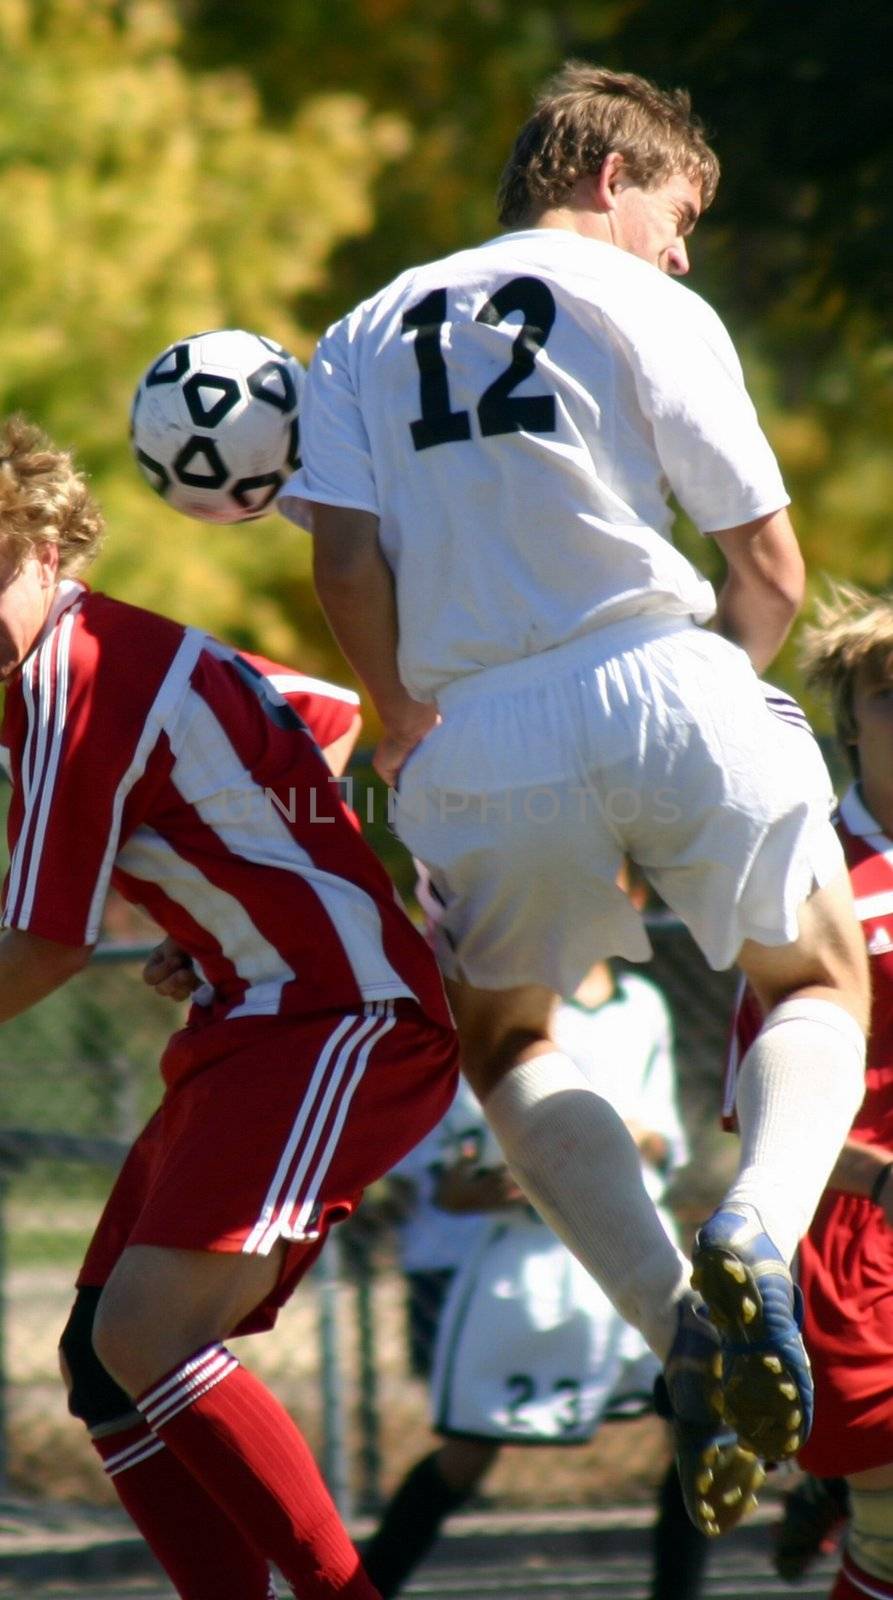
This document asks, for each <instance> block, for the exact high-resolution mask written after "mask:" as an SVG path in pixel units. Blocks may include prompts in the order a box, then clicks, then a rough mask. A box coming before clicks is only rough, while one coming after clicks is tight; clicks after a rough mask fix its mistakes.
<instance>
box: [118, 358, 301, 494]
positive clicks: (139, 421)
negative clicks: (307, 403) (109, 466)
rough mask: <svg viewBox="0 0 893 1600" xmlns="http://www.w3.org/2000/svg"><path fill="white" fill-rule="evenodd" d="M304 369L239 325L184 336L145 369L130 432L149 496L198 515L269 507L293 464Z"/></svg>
mask: <svg viewBox="0 0 893 1600" xmlns="http://www.w3.org/2000/svg"><path fill="white" fill-rule="evenodd" d="M303 378H304V369H303V367H302V366H301V363H300V362H299V361H297V360H296V359H295V357H294V356H293V355H290V354H289V352H288V351H287V350H283V348H282V346H281V345H280V344H277V343H276V342H275V340H273V339H265V338H264V337H263V336H262V335H261V334H257V333H248V332H247V331H246V330H245V329H244V328H219V329H217V330H215V331H214V332H211V333H193V334H190V336H189V337H188V338H186V339H178V340H177V342H176V344H172V345H169V346H168V348H167V349H166V350H163V351H162V352H161V354H160V355H159V356H156V358H155V360H154V361H153V362H152V363H151V365H150V366H149V367H148V368H147V369H146V371H145V372H144V373H143V376H142V377H141V379H140V381H139V383H138V385H137V389H136V394H135V395H134V399H133V408H132V411H131V419H130V438H131V443H132V445H133V453H134V455H135V456H136V459H137V462H138V463H139V466H140V469H141V471H142V472H143V474H144V476H145V478H146V480H147V482H148V483H150V484H151V486H152V488H153V489H154V490H155V492H156V494H160V495H161V497H162V499H164V500H166V501H167V503H168V505H170V506H173V507H174V508H175V509H176V510H177V511H182V512H183V513H184V514H185V515H186V516H187V517H197V518H198V519H199V521H201V522H248V521H251V520H253V519H255V518H257V517H263V516H267V515H268V514H269V512H271V511H272V510H273V509H274V501H275V498H276V495H277V494H278V493H279V490H280V488H281V487H282V485H283V483H284V482H285V481H286V479H287V478H288V477H290V476H291V473H292V472H293V471H294V470H295V468H296V467H297V466H299V465H300V457H299V454H298V449H299V439H300V433H299V425H298V405H299V401H300V397H301V384H302V382H303Z"/></svg>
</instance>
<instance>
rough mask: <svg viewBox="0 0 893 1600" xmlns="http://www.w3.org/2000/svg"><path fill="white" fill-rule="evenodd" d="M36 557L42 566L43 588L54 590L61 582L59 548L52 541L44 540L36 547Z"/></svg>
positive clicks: (41, 578) (41, 579) (41, 580)
mask: <svg viewBox="0 0 893 1600" xmlns="http://www.w3.org/2000/svg"><path fill="white" fill-rule="evenodd" d="M34 555H35V556H36V558H37V561H38V562H39V565H40V582H41V587H42V588H44V589H50V588H54V587H55V585H56V583H57V582H58V581H59V546H58V545H57V544H54V543H53V541H52V539H42V540H41V541H40V543H39V544H37V545H35V546H34Z"/></svg>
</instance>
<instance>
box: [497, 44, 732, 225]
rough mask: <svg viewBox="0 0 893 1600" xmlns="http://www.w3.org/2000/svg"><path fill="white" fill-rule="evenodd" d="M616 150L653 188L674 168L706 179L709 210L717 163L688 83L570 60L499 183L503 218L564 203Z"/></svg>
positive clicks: (524, 218) (519, 220)
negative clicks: (674, 85)
mask: <svg viewBox="0 0 893 1600" xmlns="http://www.w3.org/2000/svg"><path fill="white" fill-rule="evenodd" d="M612 151H617V153H618V154H619V155H622V157H623V160H624V163H625V165H626V168H627V170H628V171H629V174H630V176H631V178H632V180H633V182H634V183H636V184H639V185H640V186H641V187H642V188H643V189H648V188H653V187H654V186H655V185H656V184H658V183H660V182H662V181H663V179H665V178H668V177H671V176H672V175H673V174H674V173H676V172H684V173H686V174H687V175H688V176H689V177H690V178H692V179H693V180H695V181H697V182H699V183H700V185H701V205H702V208H703V209H705V210H706V208H707V206H709V205H710V203H711V201H712V200H713V197H714V195H715V194H716V186H717V183H718V182H719V161H718V160H717V158H716V156H715V155H714V153H713V151H712V150H711V149H710V146H709V145H708V143H707V140H706V138H705V135H704V129H703V126H702V124H701V123H700V122H699V121H698V119H697V117H695V116H694V115H693V114H692V110H691V100H690V98H689V96H688V93H687V92H686V90H684V89H658V88H657V86H656V84H653V83H650V82H649V80H648V79H647V78H639V77H637V76H636V74H635V73H633V72H611V71H609V70H608V69H607V68H606V67H594V66H590V65H588V64H587V63H586V62H585V61H568V62H567V63H566V65H565V66H564V67H563V68H562V69H561V71H560V72H559V73H557V74H556V76H555V77H554V78H550V80H549V82H548V83H547V84H545V86H544V87H543V89H542V91H541V93H540V94H539V96H538V98H537V100H536V103H535V106H534V111H533V115H532V116H531V117H530V118H529V120H528V121H527V122H525V124H524V126H523V128H522V129H521V132H520V133H519V134H518V137H517V139H516V140H515V146H514V149H513V150H512V153H511V156H510V157H509V160H508V163H507V165H506V167H505V170H504V172H503V174H502V178H501V180H500V184H499V220H500V222H501V223H502V224H503V226H504V227H508V228H511V227H523V226H525V225H526V224H528V223H529V222H530V221H531V219H532V218H533V217H535V216H537V215H538V213H539V212H541V211H544V210H545V209H546V208H547V207H549V206H558V205H562V204H563V203H564V202H565V201H566V200H567V199H568V197H569V195H570V194H571V191H572V190H573V187H574V185H575V183H577V181H578V180H579V179H580V178H583V177H588V176H593V175H594V174H596V173H598V172H600V171H601V168H602V164H603V162H604V160H605V157H606V156H607V155H609V154H610V153H611V152H612Z"/></svg>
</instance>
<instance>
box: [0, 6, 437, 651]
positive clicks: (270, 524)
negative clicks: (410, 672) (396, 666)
mask: <svg viewBox="0 0 893 1600" xmlns="http://www.w3.org/2000/svg"><path fill="white" fill-rule="evenodd" d="M179 44H180V24H179V21H178V19H177V17H176V14H175V12H174V10H173V9H172V7H171V6H170V5H169V4H168V3H167V0H133V3H128V4H124V3H119V0H0V205H2V208H3V212H4V215H5V217H6V219H7V221H6V226H5V227H4V228H3V229H2V232H0V278H2V282H3V312H4V314H3V319H2V324H0V403H2V407H3V410H4V412H6V411H9V410H12V409H21V410H24V411H25V412H27V413H28V414H29V415H31V416H33V417H34V418H35V419H36V420H38V421H40V422H41V423H43V424H44V425H45V426H46V427H47V428H48V429H49V430H50V431H51V433H53V435H54V436H55V437H56V438H57V439H59V440H60V441H63V442H65V443H67V444H71V445H72V446H74V447H75V449H76V451H77V453H78V454H79V456H80V457H81V458H82V459H84V460H85V461H86V463H87V464H88V465H89V467H90V469H91V470H92V472H93V474H94V479H95V484H96V487H97V490H98V492H99V494H100V497H101V499H102V500H103V503H104V505H105V507H106V510H107V512H108V515H109V521H110V524H111V529H112V531H111V533H110V537H109V539H108V543H107V552H106V554H105V556H104V557H103V560H102V562H101V564H100V566H99V567H98V568H97V572H96V578H97V582H101V583H104V584H105V586H106V587H108V588H109V589H110V590H111V591H112V592H114V593H117V594H118V595H120V596H122V597H124V598H127V599H130V600H133V601H135V602H137V603H143V604H149V605H154V606H156V607H158V608H159V609H161V610H163V611H166V612H167V613H168V614H171V615H175V616H183V617H189V618H190V619H191V620H194V621H198V622H200V623H203V624H204V625H206V626H209V627H212V628H213V629H215V630H216V631H218V632H220V633H223V634H224V635H226V636H227V637H229V638H232V639H234V640H235V641H236V642H239V643H243V644H245V645H249V644H252V645H255V646H256V647H262V648H263V649H265V650H267V651H269V652H270V653H273V654H277V653H278V654H282V655H291V656H298V657H299V658H300V659H302V660H304V661H306V662H307V663H308V665H310V666H311V667H313V666H321V665H325V664H326V658H328V660H329V661H331V660H332V658H333V656H334V651H333V649H332V646H331V645H330V643H329V641H328V637H327V634H326V632H325V629H324V627H323V625H322V624H321V622H320V619H319V616H318V612H317V608H316V607H315V605H314V604H313V603H312V599H311V596H310V588H309V579H308V570H307V568H308V553H307V540H306V539H304V538H303V537H302V536H300V535H299V534H296V532H295V530H294V529H290V528H289V527H288V526H287V525H286V524H285V523H284V522H282V520H281V519H279V518H277V517H275V516H274V517H271V518H270V519H268V520H267V521H265V522H263V523H261V524H253V525H250V526H248V527H247V528H245V529H231V530H220V529H217V528H213V527H210V526H207V525H203V524H199V523H197V522H190V521H188V520H187V519H185V518H183V517H182V516H179V515H178V514H177V513H175V512H172V511H170V510H169V509H168V508H167V507H165V505H164V504H163V502H162V501H161V500H159V499H157V498H156V497H155V496H154V495H153V494H152V493H151V492H150V491H149V489H148V487H147V486H146V485H145V483H144V482H143V480H142V478H141V477H140V476H139V475H138V473H137V471H136V468H135V466H134V464H133V462H132V460H131V459H130V453H129V446H128V441H127V433H128V419H129V409H130V403H131V399H132V394H133V389H134V386H135V383H136V380H137V378H138V376H139V374H140V372H141V371H142V370H143V369H144V367H145V366H146V365H147V364H148V362H149V361H150V360H151V359H152V357H153V356H154V355H155V354H156V353H157V352H158V351H159V350H160V349H162V348H163V347H164V346H165V345H166V344H167V343H169V342H170V341H171V340H173V339H175V338H179V337H182V336H183V335H184V334H186V333H188V332H191V331H192V330H193V329H195V328H207V327H226V326H237V327H249V328H255V329H257V330H258V331H260V332H263V333H266V334H268V335H271V336H272V337H274V338H276V339H279V340H280V341H281V342H282V343H283V344H285V345H286V346H288V347H289V348H291V349H293V350H294V352H295V354H297V355H298V356H300V357H303V358H304V359H306V358H307V357H308V356H309V354H310V352H311V350H312V347H313V335H312V333H311V331H310V329H309V328H308V327H307V326H306V325H305V324H304V323H302V322H301V321H300V320H299V318H298V317H297V316H296V313H295V306H296V302H297V299H298V297H299V296H300V295H301V294H304V293H307V292H309V291H310V290H312V289H313V288H315V287H316V286H318V285H319V284H320V283H321V282H322V281H323V280H324V276H325V270H326V262H327V258H328V256H329V254H330V252H331V250H332V249H333V246H334V245H335V244H336V243H338V242H339V241H340V240H343V239H345V238H349V237H354V236H355V235H357V234H358V233H362V232H364V231H365V230H367V229H368V228H369V227H370V225H371V222H372V210H371V203H370V187H371V184H372V181H373V179H374V177H375V174H376V172H377V171H378V169H379V168H380V166H381V165H382V163H383V162H384V161H385V160H387V159H389V158H392V157H393V156H394V154H395V153H396V152H398V151H399V150H400V148H401V147H402V144H403V142H404V140H405V134H404V130H403V124H402V122H401V121H400V119H399V118H397V117H394V116H385V115H372V114H370V113H369V111H368V108H367V105H366V103H365V101H364V100H363V99H361V98H360V96H359V95H357V94H356V93H350V92H347V91H344V90H332V91H330V92H327V93H320V94H318V95H315V96H306V97H304V98H303V100H302V102H301V104H300V106H298V107H296V109H295V111H294V114H293V115H292V116H291V117H289V118H288V119H286V120H285V121H283V122H282V123H281V125H279V126H276V127H271V126H268V125H267V124H266V123H265V121H264V117H263V115H262V111H261V106H260V103H259V99H258V95H257V92H256V91H255V89H254V87H253V86H252V84H251V82H250V80H249V79H248V77H247V76H246V75H245V74H244V73H242V72H237V71H235V70H233V69H231V68H230V69H223V68H221V69H219V70H216V71H207V72H202V71H196V72H190V71H189V70H187V69H186V68H185V67H184V66H183V64H182V62H181V61H180V59H179V57H178V53H177V52H178V46H179Z"/></svg>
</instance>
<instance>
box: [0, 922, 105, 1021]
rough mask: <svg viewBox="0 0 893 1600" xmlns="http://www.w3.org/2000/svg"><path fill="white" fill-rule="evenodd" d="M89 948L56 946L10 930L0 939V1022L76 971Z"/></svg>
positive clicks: (34, 1001)
mask: <svg viewBox="0 0 893 1600" xmlns="http://www.w3.org/2000/svg"><path fill="white" fill-rule="evenodd" d="M92 954H93V946H92V945H72V944H59V943H57V941H56V940H55V939H41V938H40V937H39V936H38V935H37V934H36V933H27V932H23V931H22V930H21V929H19V928H11V929H10V930H9V932H8V933H4V934H3V936H2V938H0V1022H8V1021H9V1020H10V1018H11V1017H17V1016H19V1015H20V1014H21V1012H23V1011H28V1010H30V1008H31V1006H34V1005H36V1004H37V1002H38V1000H43V999H44V998H45V997H46V996H47V995H48V994H52V993H53V990H54V989H59V988H61V986H62V984H63V983H67V982H68V979H69V978H73V977H74V975H75V973H77V972H80V971H81V970H82V969H83V968H84V967H85V966H86V965H87V962H88V961H89V960H90V957H91V955H92Z"/></svg>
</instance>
